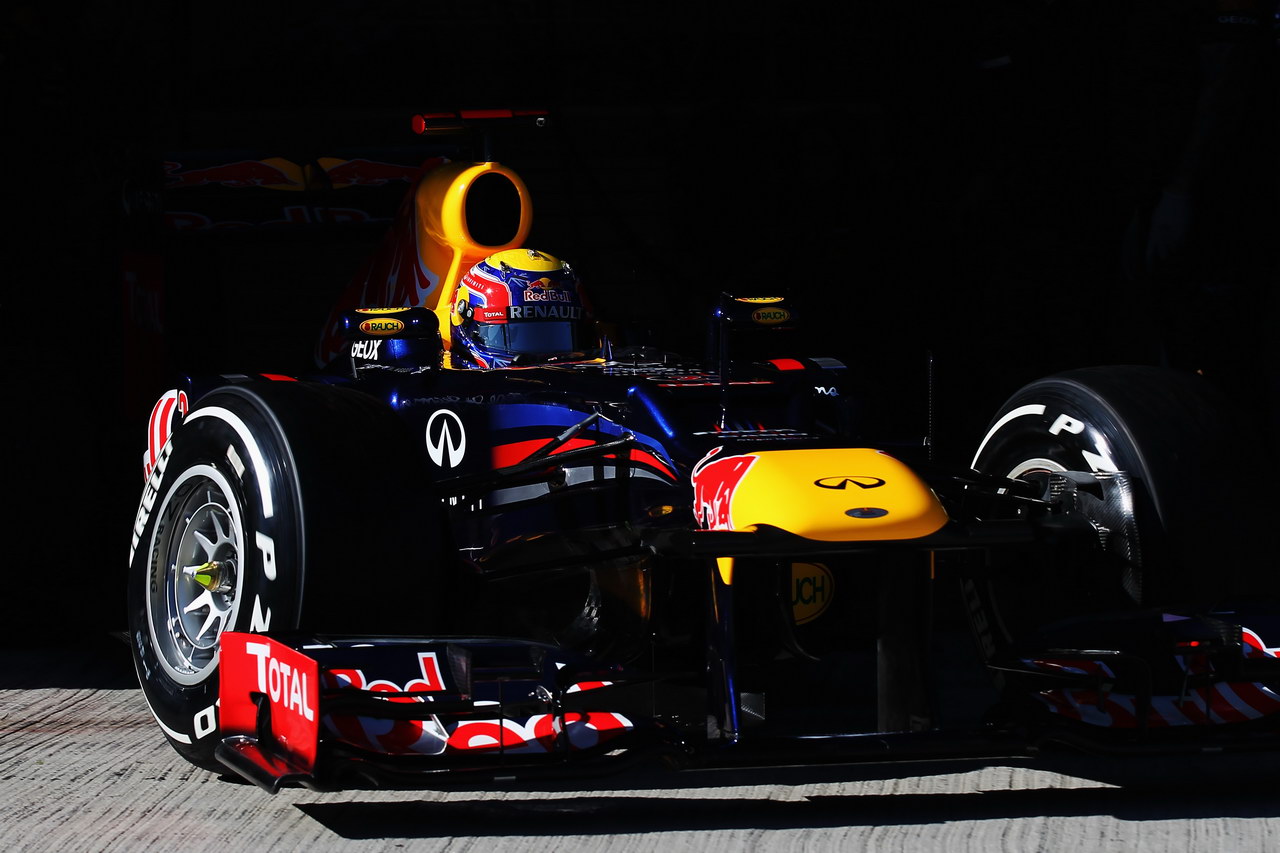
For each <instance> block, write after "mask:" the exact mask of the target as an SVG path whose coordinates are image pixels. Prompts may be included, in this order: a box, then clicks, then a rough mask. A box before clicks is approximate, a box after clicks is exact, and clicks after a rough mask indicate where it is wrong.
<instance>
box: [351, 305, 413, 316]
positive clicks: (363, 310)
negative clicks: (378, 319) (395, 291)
mask: <svg viewBox="0 0 1280 853" xmlns="http://www.w3.org/2000/svg"><path fill="white" fill-rule="evenodd" d="M409 307H410V306H407V305H406V306H402V307H400V308H357V309H356V313H357V314H398V313H400V312H401V311H408V310H409Z"/></svg>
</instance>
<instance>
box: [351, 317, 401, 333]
mask: <svg viewBox="0 0 1280 853" xmlns="http://www.w3.org/2000/svg"><path fill="white" fill-rule="evenodd" d="M403 328H404V323H401V322H400V321H399V320H397V319H395V318H394V317H378V318H376V319H371V320H365V321H364V322H363V323H361V324H360V331H362V332H364V333H365V334H366V335H394V334H395V333H396V332H398V331H400V330H401V329H403Z"/></svg>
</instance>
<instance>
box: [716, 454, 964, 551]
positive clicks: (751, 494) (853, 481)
mask: <svg viewBox="0 0 1280 853" xmlns="http://www.w3.org/2000/svg"><path fill="white" fill-rule="evenodd" d="M693 485H694V501H695V513H696V514H697V516H698V518H699V520H700V521H702V523H703V526H704V527H708V528H710V529H712V530H749V529H751V528H753V527H754V526H756V525H761V524H768V525H772V526H774V527H779V528H781V529H783V530H786V531H788V532H790V533H794V534H796V535H797V536H803V537H805V538H806V539H817V540H819V541H823V542H854V541H862V540H882V539H918V538H919V537H921V536H928V535H929V534H930V533H934V532H936V531H937V530H938V529H939V528H941V527H942V526H943V525H944V524H946V523H947V514H946V511H945V510H944V509H943V508H942V505H941V504H940V503H939V502H938V499H937V497H936V496H935V495H934V494H933V492H932V491H931V490H930V489H929V487H928V486H927V485H925V483H924V481H922V480H921V479H920V478H919V477H918V476H916V474H915V472H914V471H912V470H911V469H910V468H909V467H908V466H907V465H905V464H903V463H902V462H900V461H899V460H897V459H894V458H893V457H892V456H889V455H888V454H886V453H884V452H883V451H879V450H872V449H869V448H835V449H816V450H767V451H760V452H757V453H747V454H742V455H737V456H734V455H722V452H721V451H713V452H712V453H711V454H709V455H708V456H707V457H706V458H705V459H703V460H702V462H700V463H698V465H697V466H695V469H694V474H693Z"/></svg>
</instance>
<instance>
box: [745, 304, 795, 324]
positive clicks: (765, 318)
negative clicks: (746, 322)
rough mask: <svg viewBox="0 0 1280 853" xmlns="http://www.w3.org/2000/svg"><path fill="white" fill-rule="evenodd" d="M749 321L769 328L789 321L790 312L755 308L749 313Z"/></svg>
mask: <svg viewBox="0 0 1280 853" xmlns="http://www.w3.org/2000/svg"><path fill="white" fill-rule="evenodd" d="M751 319H752V321H754V322H756V323H759V324H760V325H762V326H771V325H773V324H774V323H785V322H787V321H788V320H790V319H791V312H790V311H788V310H787V309H786V308H757V309H756V310H754V311H752V312H751Z"/></svg>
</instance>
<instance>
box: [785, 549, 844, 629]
mask: <svg viewBox="0 0 1280 853" xmlns="http://www.w3.org/2000/svg"><path fill="white" fill-rule="evenodd" d="M835 588H836V587H835V578H834V576H833V575H832V574H831V570H830V569H828V568H827V567H826V566H825V565H823V564H822V563H792V564H791V618H792V620H793V621H794V622H795V624H797V625H803V624H805V623H806V622H812V621H813V620H815V619H817V618H818V617H819V616H821V615H822V614H823V613H825V612H826V609H827V607H829V606H830V605H831V599H832V597H833V596H834V595H835Z"/></svg>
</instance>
